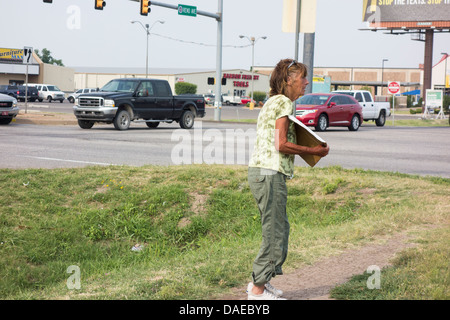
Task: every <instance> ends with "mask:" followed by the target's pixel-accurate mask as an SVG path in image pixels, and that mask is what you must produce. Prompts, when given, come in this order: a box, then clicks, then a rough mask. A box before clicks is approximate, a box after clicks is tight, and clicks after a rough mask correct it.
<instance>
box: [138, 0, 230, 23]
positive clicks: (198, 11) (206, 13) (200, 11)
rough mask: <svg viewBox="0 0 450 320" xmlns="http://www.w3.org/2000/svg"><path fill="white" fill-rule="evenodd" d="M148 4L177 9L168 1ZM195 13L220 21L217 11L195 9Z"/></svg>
mask: <svg viewBox="0 0 450 320" xmlns="http://www.w3.org/2000/svg"><path fill="white" fill-rule="evenodd" d="M130 1H134V2H140V0H130ZM150 4H151V5H152V6H158V7H164V8H169V9H175V10H178V6H177V5H174V4H168V3H163V2H157V1H150ZM197 15H200V16H206V17H210V18H214V19H216V20H217V21H220V20H221V19H222V17H221V15H219V14H217V13H210V12H206V11H202V10H197Z"/></svg>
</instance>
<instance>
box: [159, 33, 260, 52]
mask: <svg viewBox="0 0 450 320" xmlns="http://www.w3.org/2000/svg"><path fill="white" fill-rule="evenodd" d="M150 34H152V35H155V36H158V37H161V38H165V39H169V40H172V41H177V42H182V43H187V44H195V45H199V46H204V47H216V45H215V44H207V43H202V42H195V41H186V40H182V39H176V38H173V37H169V36H165V35H162V34H158V33H153V32H152V33H150ZM250 46H251V44H247V45H242V46H234V45H223V46H222V47H227V48H239V49H240V48H247V47H250Z"/></svg>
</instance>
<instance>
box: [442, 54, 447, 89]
mask: <svg viewBox="0 0 450 320" xmlns="http://www.w3.org/2000/svg"><path fill="white" fill-rule="evenodd" d="M441 54H443V55H444V56H445V66H444V68H445V70H444V94H445V93H446V92H447V86H446V84H447V59H448V53H447V52H441Z"/></svg>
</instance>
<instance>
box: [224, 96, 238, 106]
mask: <svg viewBox="0 0 450 320" xmlns="http://www.w3.org/2000/svg"><path fill="white" fill-rule="evenodd" d="M223 103H225V104H226V105H230V104H232V105H233V106H237V105H238V104H241V97H239V96H230V95H224V96H223Z"/></svg>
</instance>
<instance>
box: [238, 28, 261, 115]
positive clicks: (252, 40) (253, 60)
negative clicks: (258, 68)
mask: <svg viewBox="0 0 450 320" xmlns="http://www.w3.org/2000/svg"><path fill="white" fill-rule="evenodd" d="M239 38H241V39H242V38H247V39H248V41H250V43H251V44H252V95H251V100H250V109H253V108H252V106H253V91H254V90H253V89H254V86H253V81H254V79H253V78H254V76H253V73H254V66H255V42H256V41H258V40H259V39H263V40H265V39H267V37H266V36H263V37H259V38H258V39H255V37H251V38H249V37H247V36H243V35H240V36H239Z"/></svg>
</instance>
